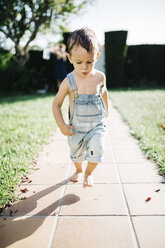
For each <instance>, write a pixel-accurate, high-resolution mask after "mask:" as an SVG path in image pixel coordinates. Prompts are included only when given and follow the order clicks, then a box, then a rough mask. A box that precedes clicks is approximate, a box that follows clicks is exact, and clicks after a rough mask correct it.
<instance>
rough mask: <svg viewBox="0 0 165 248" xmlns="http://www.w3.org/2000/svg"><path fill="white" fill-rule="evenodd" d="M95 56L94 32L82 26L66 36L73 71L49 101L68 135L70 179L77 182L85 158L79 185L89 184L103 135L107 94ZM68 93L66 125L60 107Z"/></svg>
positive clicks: (102, 141) (100, 149) (98, 159)
mask: <svg viewBox="0 0 165 248" xmlns="http://www.w3.org/2000/svg"><path fill="white" fill-rule="evenodd" d="M98 57H99V50H98V44H97V39H96V36H95V33H94V32H93V31H92V30H90V29H89V28H82V29H79V30H76V31H74V32H73V33H71V35H70V37H69V39H68V59H69V61H70V63H72V64H73V67H74V70H73V71H72V72H71V73H69V74H68V75H67V77H66V78H65V79H64V80H63V82H62V83H61V85H60V88H59V91H58V93H57V95H56V97H55V99H54V101H53V114H54V118H55V120H56V122H57V125H58V126H59V128H60V130H61V132H62V133H63V134H64V135H67V136H68V144H69V147H70V154H71V155H70V156H71V159H72V161H73V162H74V165H75V167H76V172H75V173H74V175H73V176H72V177H71V181H72V182H79V181H80V178H81V175H82V162H83V161H84V160H87V161H88V164H87V168H86V170H85V174H84V182H83V187H84V188H86V187H92V185H93V177H92V172H93V170H94V169H95V168H96V166H97V165H98V163H99V162H102V160H103V150H104V140H105V136H106V124H105V117H106V116H107V115H108V94H107V90H106V83H105V75H104V73H102V72H100V71H98V70H96V69H94V66H95V63H96V61H97V59H98ZM67 94H69V105H70V114H71V116H70V120H69V125H67V124H66V123H65V121H64V119H63V116H62V113H61V106H62V103H63V101H64V99H65V97H66V95H67Z"/></svg>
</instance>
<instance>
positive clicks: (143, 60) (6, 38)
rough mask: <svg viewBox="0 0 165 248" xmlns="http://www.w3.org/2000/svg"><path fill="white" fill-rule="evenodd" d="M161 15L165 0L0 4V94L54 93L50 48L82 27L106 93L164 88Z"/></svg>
mask: <svg viewBox="0 0 165 248" xmlns="http://www.w3.org/2000/svg"><path fill="white" fill-rule="evenodd" d="M164 12H165V2H164V0H157V1H155V0H143V1H142V0H139V1H135V0H125V1H122V0H116V1H112V0H90V1H83V0H69V1H67V0H58V1H54V0H46V1H41V0H36V1H33V2H32V1H21V2H20V1H18V0H14V1H7V2H6V1H3V0H2V1H1V3H0V45H1V48H0V91H1V92H2V93H4V92H6V93H11V92H26V93H35V92H37V91H38V92H40V93H46V92H56V91H57V90H58V86H57V80H58V79H57V75H56V73H57V72H56V71H57V69H55V68H57V54H56V53H55V52H52V51H54V50H53V48H54V47H57V45H59V44H61V43H64V44H66V42H67V38H68V35H69V33H70V32H72V31H73V30H75V29H78V28H81V27H84V26H88V27H89V28H91V29H93V30H94V31H95V33H96V35H97V37H98V42H99V46H100V52H101V56H100V58H99V60H98V62H97V65H96V68H97V69H99V70H101V71H103V72H105V73H106V76H107V85H108V88H128V87H131V88H132V87H133V88H134V87H164V86H165V75H164V66H165V30H164V24H165V15H164ZM65 62H66V71H67V73H69V72H70V71H71V70H72V66H71V65H70V64H69V62H68V61H65Z"/></svg>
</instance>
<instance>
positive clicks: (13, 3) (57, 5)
mask: <svg viewBox="0 0 165 248" xmlns="http://www.w3.org/2000/svg"><path fill="white" fill-rule="evenodd" d="M87 2H92V0H90V1H87V0H7V1H6V0H1V1H0V32H2V33H3V34H4V35H5V38H10V39H11V40H12V41H13V42H14V46H15V54H16V56H17V57H18V58H19V61H20V63H21V64H22V65H23V64H25V62H26V60H27V57H28V50H29V44H30V42H31V41H32V40H34V39H35V38H36V35H37V33H38V32H39V31H41V32H42V31H43V30H44V29H46V28H50V27H51V25H53V24H55V21H56V20H57V19H61V20H63V19H64V18H66V17H68V16H69V15H71V14H77V13H78V12H79V11H80V10H81V9H82V8H83V7H84V6H85V5H86V4H87ZM25 36H27V37H28V39H27V41H26V44H25V45H24V47H21V46H20V42H21V40H22V39H23V38H25Z"/></svg>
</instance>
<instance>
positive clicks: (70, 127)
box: [61, 125, 75, 136]
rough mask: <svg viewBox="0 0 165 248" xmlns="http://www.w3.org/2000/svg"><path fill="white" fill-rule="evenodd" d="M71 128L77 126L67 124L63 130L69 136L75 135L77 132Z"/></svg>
mask: <svg viewBox="0 0 165 248" xmlns="http://www.w3.org/2000/svg"><path fill="white" fill-rule="evenodd" d="M71 129H75V127H74V126H71V125H65V126H63V127H62V128H61V132H62V133H63V134H64V135H67V136H72V135H75V133H74V132H73V131H72V130H71Z"/></svg>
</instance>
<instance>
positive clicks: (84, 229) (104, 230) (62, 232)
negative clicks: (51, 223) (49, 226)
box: [52, 216, 134, 248]
mask: <svg viewBox="0 0 165 248" xmlns="http://www.w3.org/2000/svg"><path fill="white" fill-rule="evenodd" d="M78 247H79V248H87V247H88V248H93V247H95V248H132V247H134V245H133V240H132V237H131V233H130V229H129V223H128V220H127V217H123V216H117V217H106V218H105V217H97V218H96V217H83V218H78V217H75V218H69V217H68V218H59V221H58V227H57V230H56V235H55V237H54V240H53V245H52V248H78Z"/></svg>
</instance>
